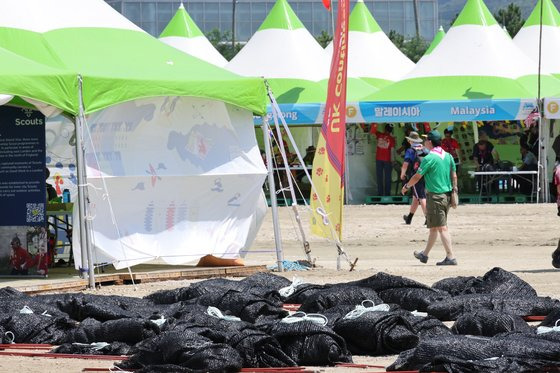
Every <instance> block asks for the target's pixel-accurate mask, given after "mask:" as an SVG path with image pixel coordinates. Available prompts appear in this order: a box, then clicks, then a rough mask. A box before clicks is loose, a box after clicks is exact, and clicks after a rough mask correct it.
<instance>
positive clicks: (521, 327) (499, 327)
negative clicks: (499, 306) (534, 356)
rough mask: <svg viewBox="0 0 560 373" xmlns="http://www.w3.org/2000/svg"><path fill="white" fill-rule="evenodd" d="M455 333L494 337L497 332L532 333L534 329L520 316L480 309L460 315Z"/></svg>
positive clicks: (455, 326)
mask: <svg viewBox="0 0 560 373" xmlns="http://www.w3.org/2000/svg"><path fill="white" fill-rule="evenodd" d="M452 330H453V333H455V334H468V335H481V336H486V337H493V336H495V335H496V334H500V333H507V332H512V331H519V332H523V333H532V329H531V327H530V326H529V324H527V323H526V322H525V320H523V319H522V318H521V317H520V316H514V315H509V314H506V313H503V312H496V311H490V310H484V309H482V310H478V311H474V312H470V313H464V314H463V315H461V316H459V318H458V319H457V321H455V324H453V327H452Z"/></svg>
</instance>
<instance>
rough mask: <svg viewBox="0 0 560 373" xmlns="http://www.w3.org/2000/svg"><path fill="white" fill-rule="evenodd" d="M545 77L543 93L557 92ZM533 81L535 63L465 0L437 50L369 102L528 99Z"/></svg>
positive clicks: (472, 0) (475, 3) (476, 2)
mask: <svg viewBox="0 0 560 373" xmlns="http://www.w3.org/2000/svg"><path fill="white" fill-rule="evenodd" d="M536 44H538V43H536ZM548 72H549V70H544V69H543V82H545V83H543V84H544V85H543V86H545V89H544V90H545V91H546V92H548V93H555V92H559V91H560V82H559V81H558V80H556V79H555V78H554V77H552V76H551V75H549V74H548ZM536 75H537V69H536V68H535V64H534V62H533V61H532V60H531V59H530V58H529V57H527V56H526V55H525V54H524V53H523V51H522V50H521V49H519V48H518V47H517V46H516V45H515V44H514V43H513V41H512V39H511V38H510V36H509V35H506V33H505V32H504V30H503V29H502V27H500V25H499V24H497V23H496V22H495V21H493V18H492V17H491V15H490V14H489V12H488V11H487V8H486V6H485V5H484V3H482V1H480V0H468V1H467V4H466V5H465V9H463V11H462V12H461V14H460V15H459V18H458V22H455V24H454V25H453V26H452V27H451V28H450V29H449V30H448V32H447V34H446V35H445V37H444V38H443V39H442V40H441V41H440V43H439V45H438V46H437V47H436V48H435V49H433V50H432V52H431V53H430V54H429V55H428V56H426V58H422V59H421V60H420V61H419V62H418V63H417V64H416V67H415V68H414V69H413V70H412V71H411V72H410V73H409V74H407V75H406V76H405V77H404V78H403V79H401V80H400V81H398V82H396V83H394V84H392V85H391V86H388V87H386V88H384V89H382V90H380V91H379V92H378V93H376V94H373V95H372V97H370V99H373V100H381V101H384V100H394V99H399V100H414V99H438V100H456V99H465V98H468V99H473V98H484V97H486V98H529V97H534V95H535V92H536V88H537V84H536Z"/></svg>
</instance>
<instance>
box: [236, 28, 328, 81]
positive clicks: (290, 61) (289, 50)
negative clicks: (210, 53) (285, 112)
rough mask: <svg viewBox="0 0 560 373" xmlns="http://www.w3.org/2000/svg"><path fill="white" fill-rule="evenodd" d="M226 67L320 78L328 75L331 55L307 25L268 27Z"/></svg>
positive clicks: (257, 73) (255, 73)
mask: <svg viewBox="0 0 560 373" xmlns="http://www.w3.org/2000/svg"><path fill="white" fill-rule="evenodd" d="M226 69H228V70H230V71H232V72H234V73H236V74H239V75H243V76H264V77H265V78H284V79H305V80H311V81H320V80H323V79H327V78H328V77H329V69H330V59H329V58H327V56H326V55H325V51H324V49H323V48H321V46H320V45H319V43H317V41H316V40H315V38H314V37H313V36H311V34H310V33H309V31H307V30H306V29H305V28H300V29H297V30H282V29H265V30H260V31H257V32H256V33H255V35H253V37H252V38H251V40H249V42H248V43H247V44H246V45H245V46H244V47H243V49H241V51H240V52H239V53H238V54H237V55H236V56H235V57H234V58H233V59H232V60H231V61H230V62H229V63H228V64H227V65H226Z"/></svg>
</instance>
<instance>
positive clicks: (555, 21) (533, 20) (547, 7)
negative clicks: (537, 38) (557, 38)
mask: <svg viewBox="0 0 560 373" xmlns="http://www.w3.org/2000/svg"><path fill="white" fill-rule="evenodd" d="M541 6H542V13H543V26H555V27H557V26H560V12H558V9H556V7H555V6H554V4H553V3H552V1H551V0H539V1H537V5H536V6H535V8H534V9H533V11H532V12H531V14H530V15H529V18H527V20H526V21H525V24H524V25H523V28H526V27H531V26H539V25H540V16H541Z"/></svg>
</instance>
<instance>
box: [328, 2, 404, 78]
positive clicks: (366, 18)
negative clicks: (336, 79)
mask: <svg viewBox="0 0 560 373" xmlns="http://www.w3.org/2000/svg"><path fill="white" fill-rule="evenodd" d="M348 28H349V35H348V76H349V77H352V78H361V79H362V80H364V81H365V82H367V83H368V84H370V85H372V86H374V87H376V88H383V87H385V86H387V85H389V84H391V83H392V82H394V81H397V80H399V79H400V78H402V77H403V76H404V75H405V74H406V73H408V72H409V71H410V70H412V69H413V68H414V62H412V61H411V60H410V59H408V57H406V56H405V55H404V54H403V53H402V52H401V51H400V50H399V49H398V48H397V47H396V46H395V45H394V44H393V43H392V42H391V40H389V38H388V37H387V35H385V33H384V32H383V30H381V27H379V24H378V23H377V21H376V20H375V19H374V18H373V16H372V15H371V13H370V11H369V10H368V8H367V6H366V4H364V1H363V0H358V2H357V3H356V5H355V6H354V9H353V10H352V13H351V14H350V21H349V25H348ZM326 52H327V55H328V57H329V59H330V58H331V56H332V42H331V43H330V44H329V45H328V46H327V48H326Z"/></svg>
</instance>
